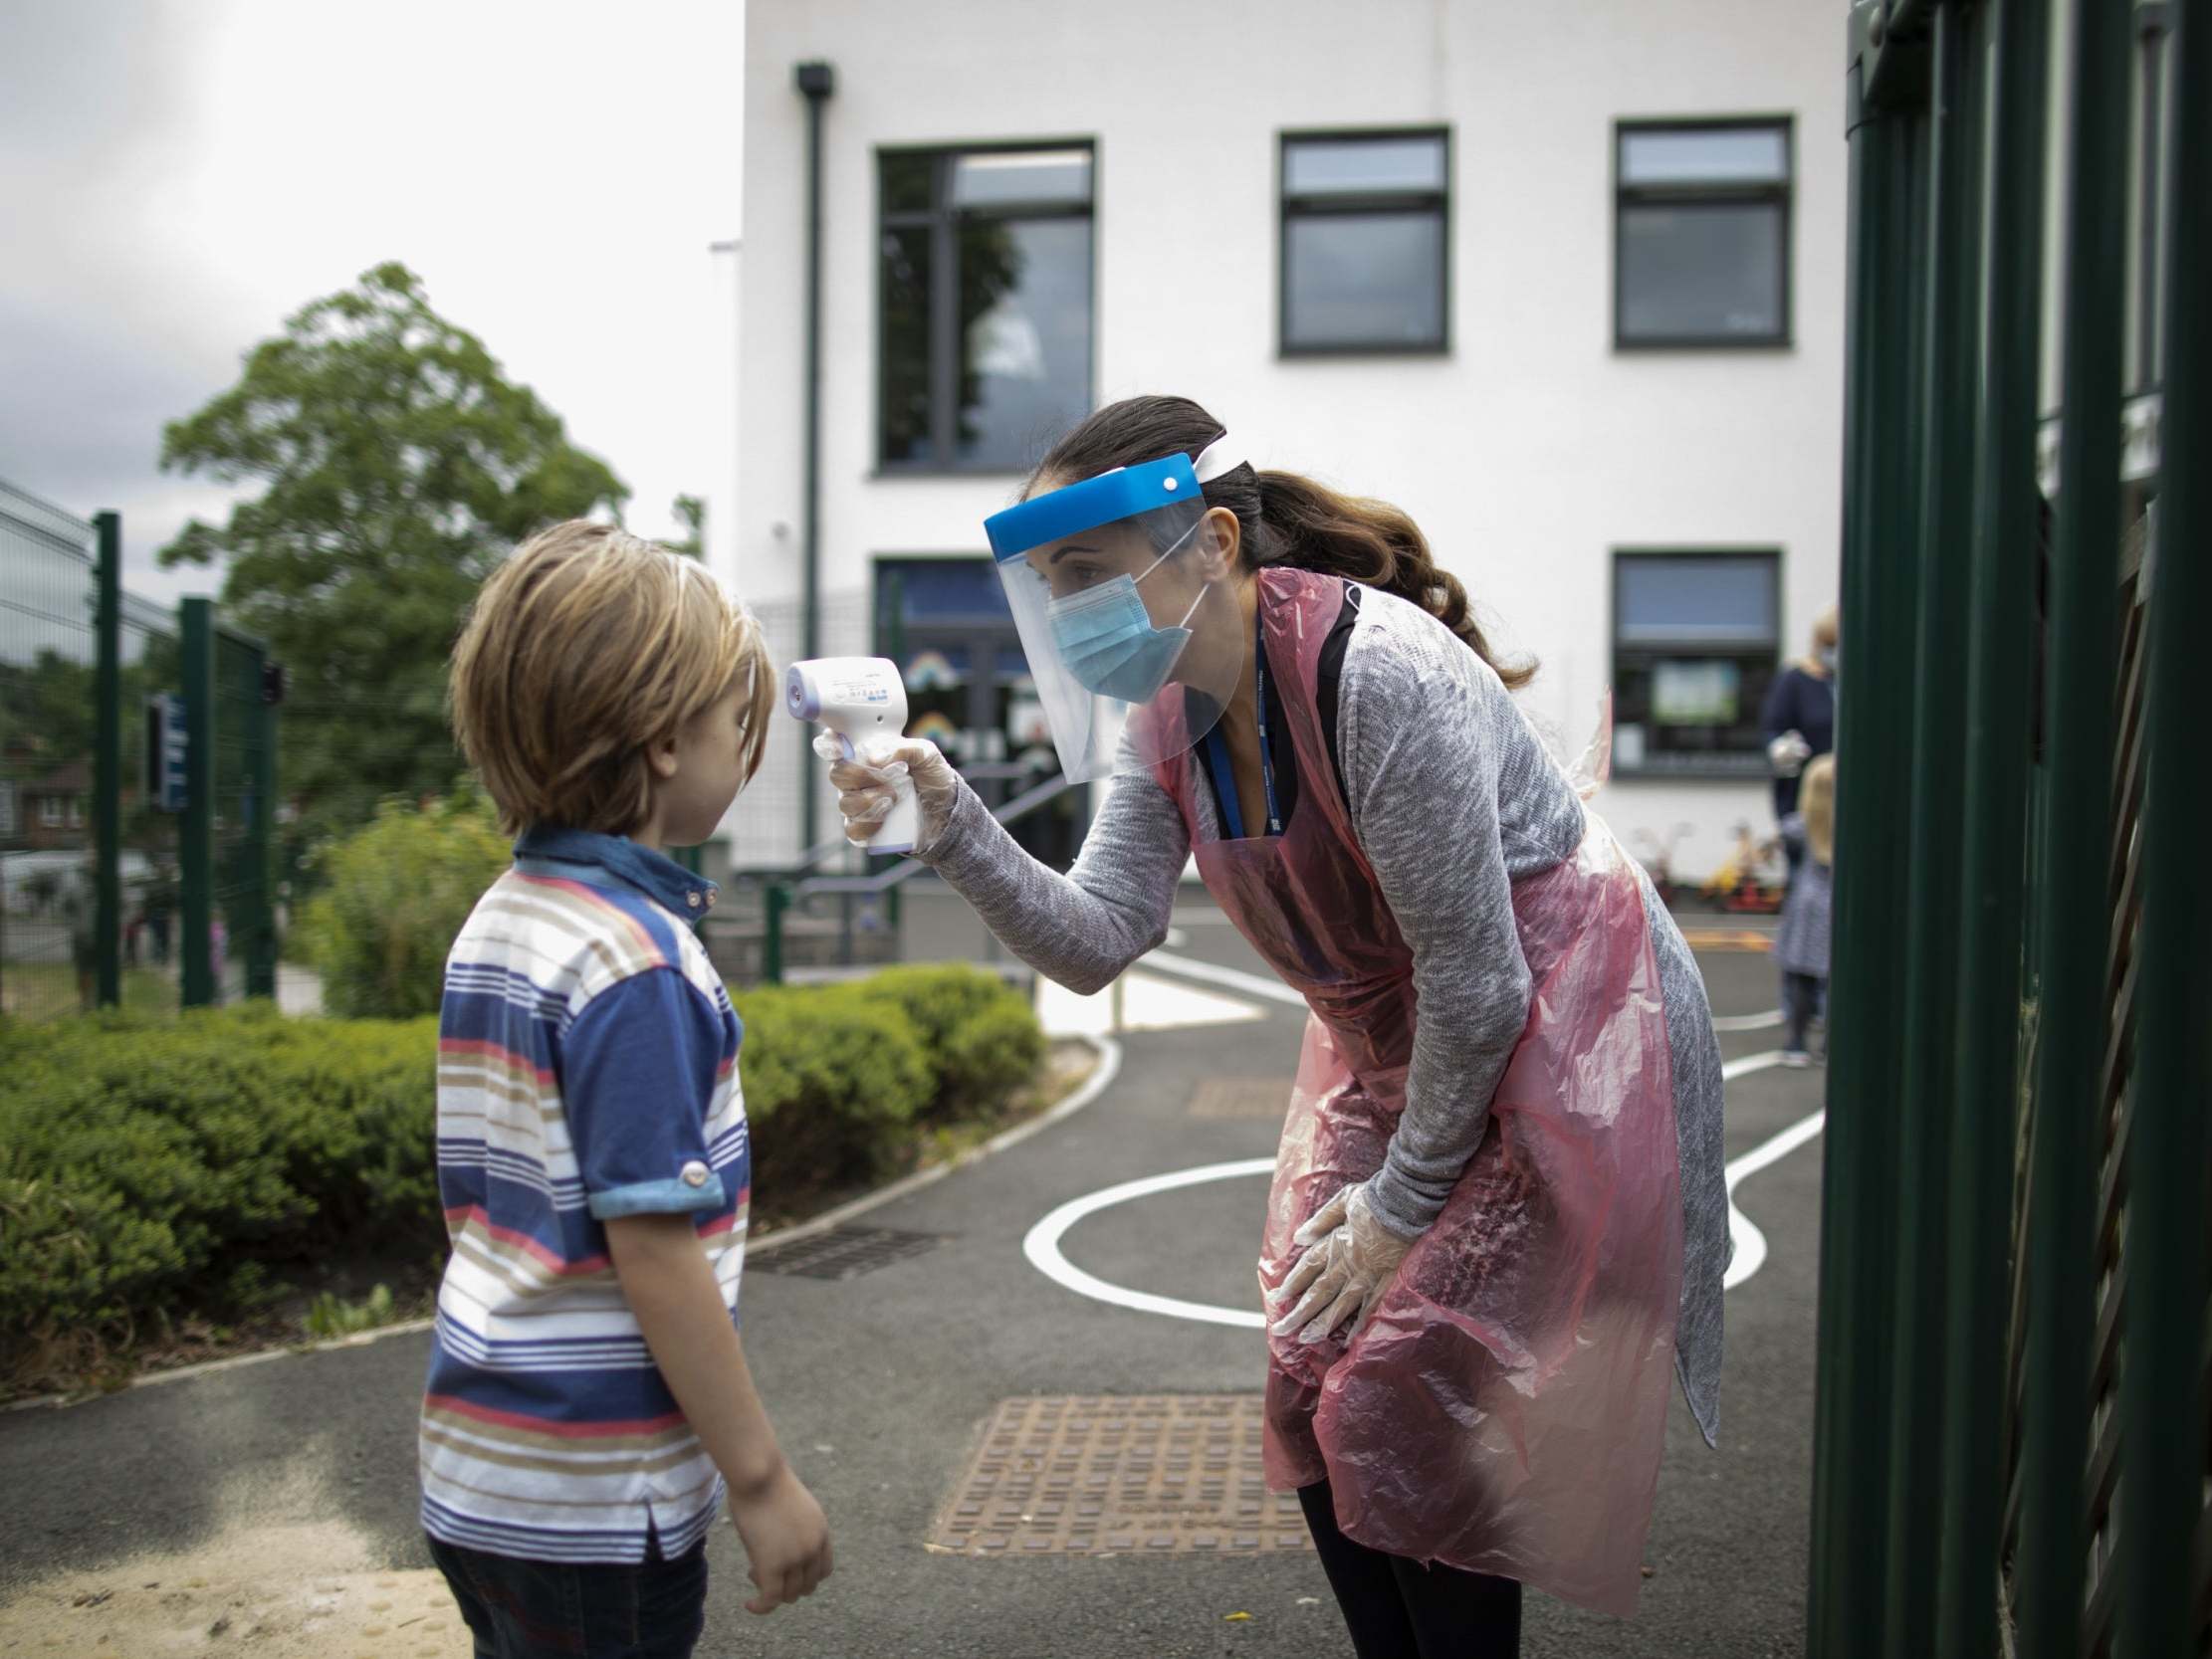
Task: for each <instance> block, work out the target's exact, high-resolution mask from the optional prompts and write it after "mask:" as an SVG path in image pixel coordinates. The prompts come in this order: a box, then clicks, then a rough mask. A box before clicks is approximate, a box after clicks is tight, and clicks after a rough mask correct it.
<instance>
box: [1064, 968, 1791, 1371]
mask: <svg viewBox="0 0 2212 1659" xmlns="http://www.w3.org/2000/svg"><path fill="white" fill-rule="evenodd" d="M1200 965H1202V966H1206V965H1210V964H1204V963H1202V964H1200ZM1217 971H1219V972H1222V973H1229V972H1233V971H1234V970H1233V969H1230V968H1221V969H1218V970H1217ZM1238 977H1239V978H1243V979H1249V978H1251V977H1252V976H1251V975H1250V974H1241V975H1239V976H1238ZM1301 1000H1303V999H1302V998H1301ZM1781 1063H1782V1055H1781V1051H1780V1050H1778V1049H1777V1050H1770V1051H1768V1052H1767V1053H1765V1054H1752V1055H1746V1056H1745V1057H1744V1058H1743V1059H1741V1060H1731V1061H1729V1062H1728V1063H1727V1064H1726V1065H1724V1066H1722V1067H1721V1068H1720V1076H1721V1080H1722V1081H1723V1082H1733V1081H1735V1080H1736V1079H1737V1078H1739V1077H1748V1076H1749V1075H1750V1074H1751V1073H1753V1072H1763V1071H1765V1070H1767V1069H1768V1068H1770V1067H1773V1066H1779V1065H1780V1064H1781ZM1826 1122H1827V1114H1826V1113H1825V1112H1816V1113H1814V1114H1813V1115H1812V1116H1811V1117H1809V1118H1803V1119H1800V1120H1799V1121H1798V1122H1797V1123H1794V1124H1792V1125H1791V1126H1790V1127H1789V1128H1788V1129H1786V1130H1784V1131H1782V1133H1781V1134H1779V1135H1777V1136H1775V1137H1773V1138H1772V1139H1771V1140H1768V1141H1762V1142H1761V1143H1760V1144H1759V1145H1757V1146H1754V1147H1753V1148H1752V1149H1751V1150H1750V1151H1748V1152H1746V1153H1744V1154H1743V1156H1741V1157H1739V1158H1737V1159H1735V1160H1734V1161H1733V1162H1731V1163H1729V1164H1728V1165H1727V1167H1726V1169H1725V1171H1724V1172H1723V1176H1722V1178H1723V1180H1724V1181H1725V1182H1726V1185H1727V1188H1728V1236H1729V1237H1730V1238H1731V1239H1732V1240H1733V1241H1734V1242H1735V1253H1734V1259H1733V1260H1732V1261H1731V1262H1730V1263H1729V1264H1728V1272H1727V1274H1726V1276H1725V1277H1724V1278H1723V1279H1722V1280H1721V1289H1722V1290H1734V1289H1735V1288H1736V1287H1737V1286H1738V1285H1740V1284H1742V1283H1743V1282H1744V1281H1745V1280H1747V1279H1749V1278H1750V1277H1751V1276H1752V1275H1753V1274H1755V1273H1757V1272H1758V1271H1759V1269H1760V1268H1761V1267H1763V1266H1764V1265H1765V1264H1766V1259H1767V1241H1766V1234H1764V1233H1762V1232H1760V1231H1759V1229H1758V1227H1757V1225H1756V1224H1754V1223H1753V1221H1752V1220H1751V1218H1750V1217H1749V1216H1747V1215H1745V1214H1744V1213H1743V1211H1741V1210H1739V1209H1737V1208H1736V1196H1735V1194H1736V1183H1737V1182H1738V1181H1741V1180H1743V1179H1744V1178H1745V1177H1747V1176H1750V1175H1755V1174H1757V1173H1758V1172H1759V1171H1760V1170H1762V1169H1764V1168H1766V1167H1767V1165H1769V1164H1770V1163H1774V1162H1776V1161H1778V1160H1780V1159H1781V1158H1784V1157H1787V1156H1788V1155H1789V1154H1790V1153H1791V1152H1793V1151H1795V1150H1797V1148H1798V1147H1800V1146H1802V1145H1804V1144H1805V1142H1806V1141H1810V1140H1812V1139H1813V1137H1815V1136H1816V1135H1818V1134H1820V1132H1821V1127H1822V1125H1824V1124H1825V1123H1826ZM1274 1167H1275V1160H1274V1159H1273V1158H1271V1157H1249V1158H1238V1159H1236V1160H1235V1161H1234V1162H1230V1163H1205V1164H1200V1165H1199V1166H1198V1167H1197V1168H1194V1169H1176V1170H1171V1171H1170V1172H1168V1173H1167V1174H1164V1175H1144V1176H1141V1177H1139V1178H1138V1179H1136V1180H1133V1181H1123V1182H1121V1183H1120V1184H1119V1185H1117V1186H1109V1187H1106V1188H1103V1189H1102V1190H1100V1191H1097V1192H1089V1193H1085V1194H1084V1195H1083V1196H1082V1197H1080V1198H1070V1199H1069V1200H1068V1201H1067V1202H1066V1203H1064V1204H1062V1205H1060V1207H1059V1208H1057V1209H1055V1210H1053V1211H1052V1212H1051V1214H1049V1215H1047V1216H1046V1217H1045V1218H1044V1219H1043V1220H1041V1221H1039V1222H1038V1223H1037V1224H1036V1225H1035V1226H1033V1227H1031V1228H1030V1229H1029V1232H1028V1236H1027V1237H1026V1238H1024V1239H1023V1240H1022V1241H1021V1253H1022V1254H1023V1255H1024V1256H1026V1257H1028V1259H1029V1265H1030V1266H1032V1267H1034V1268H1035V1269H1036V1270H1037V1271H1038V1272H1039V1273H1041V1274H1043V1275H1044V1276H1045V1277H1046V1278H1047V1279H1049V1280H1051V1281H1052V1282H1053V1283H1054V1284H1056V1285H1059V1286H1061V1287H1062V1288H1064V1289H1066V1290H1071V1291H1073V1292H1074V1293H1075V1294H1076V1295H1077V1296H1086V1297H1089V1298H1090V1299H1091V1300H1092V1301H1094V1302H1104V1303H1106V1304H1108V1305H1109V1306H1112V1307H1116V1308H1130V1309H1134V1310H1135V1311H1136V1312H1138V1313H1141V1314H1164V1315H1165V1316H1167V1317H1168V1318H1169V1319H1183V1320H1194V1321H1197V1322H1199V1323H1200V1324H1204V1325H1227V1326H1234V1327H1237V1328H1239V1329H1242V1330H1248V1331H1258V1330H1262V1329H1264V1327H1265V1326H1266V1323H1267V1322H1266V1320H1265V1318H1264V1317H1262V1316H1261V1315H1260V1314H1258V1313H1256V1312H1253V1311H1251V1310H1249V1309H1244V1308H1221V1307H1217V1306H1215V1305H1214V1304H1212V1303H1207V1302H1186V1301H1184V1300H1183V1299H1182V1298H1180V1297H1173V1296H1156V1295H1154V1294H1153V1293H1152V1292H1150V1291H1133V1290H1130V1289H1128V1288H1126V1287H1125V1286H1121V1285H1112V1284H1108V1283H1107V1282H1106V1281H1105V1280H1103V1279H1101V1278H1099V1277H1098V1276H1097V1275H1096V1274H1094V1273H1086V1272H1084V1271H1083V1270H1082V1269H1081V1268H1079V1267H1077V1266H1076V1265H1075V1264H1074V1263H1073V1262H1071V1261H1069V1260H1068V1259H1067V1257H1066V1255H1065V1254H1063V1253H1062V1252H1061V1249H1060V1240H1061V1239H1062V1238H1064V1237H1066V1235H1067V1232H1068V1229H1069V1228H1071V1227H1073V1226H1074V1225H1075V1224H1076V1223H1077V1222H1078V1221H1081V1220H1082V1219H1083V1218H1084V1217H1085V1216H1089V1215H1095V1214H1097V1213H1098V1212H1099V1211H1100V1210H1104V1209H1111V1208H1113V1207H1114V1206H1115V1205H1116V1204H1126V1203H1128V1202H1129V1201H1130V1200H1131V1199H1135V1198H1149V1197H1151V1196H1152V1195H1153V1194H1154V1193H1156V1192H1173V1191H1175V1190H1176V1189H1177V1188H1179V1187H1186V1186H1200V1185H1203V1184H1204V1183H1206V1182H1208V1181H1225V1180H1238V1179H1242V1178H1245V1177H1248V1176H1252V1175H1265V1174H1270V1173H1272V1172H1273V1170H1274Z"/></svg>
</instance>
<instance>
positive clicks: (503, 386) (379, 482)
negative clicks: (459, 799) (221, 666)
mask: <svg viewBox="0 0 2212 1659" xmlns="http://www.w3.org/2000/svg"><path fill="white" fill-rule="evenodd" d="M161 466H162V469H163V470H164V471H173V472H179V473H184V474H188V475H189V474H199V475H205V476H207V477H210V478H213V479H216V480H218V481H220V482H222V483H225V484H237V483H241V482H248V483H257V484H259V486H260V492H259V494H258V495H256V496H254V497H253V498H252V499H250V500H247V501H242V502H240V503H239V504H238V505H237V506H236V507H235V508H233V509H232V511H231V515H230V519H229V522H228V523H227V524H225V525H224V526H222V527H221V528H220V529H218V528H216V527H214V526H212V525H209V524H206V523H202V522H201V521H200V520H198V519H194V520H192V521H191V522H190V523H188V524H187V525H186V526H185V527H184V529H183V531H182V532H181V533H180V534H179V535H178V536H177V538H176V539H175V540H174V541H172V542H171V543H170V544H169V545H168V546H167V547H165V548H163V549H162V552H161V562H162V563H163V564H165V565H174V564H178V563H194V564H207V563H211V562H214V561H216V560H225V561H227V564H228V568H227V572H226V574H225V577H224V581H223V591H222V601H223V605H224V608H225V611H226V613H227V615H228V616H229V617H230V618H231V619H233V620H235V621H236V622H237V623H239V624H240V625H241V626H243V627H244V628H246V629H248V630H250V631H252V632H254V633H257V634H259V635H260V636H261V637H262V638H263V639H265V640H266V641H267V642H268V644H269V648H270V650H271V652H272V653H273V654H274V655H275V656H276V657H277V658H278V660H279V661H281V662H283V663H284V664H285V665H286V666H287V668H288V669H289V671H290V675H291V692H290V695H289V698H288V701H287V704H286V708H285V711H284V719H283V724H282V730H283V737H282V740H281V743H280V747H279V754H280V760H281V765H282V767H283V777H282V783H283V787H284V790H285V792H286V794H287V795H289V796H290V797H292V798H293V799H294V800H295V801H297V802H298V803H299V805H300V807H301V814H302V827H303V829H304V830H305V832H306V833H307V835H308V836H309V838H310V839H319V838H320V837H321V836H324V835H328V834H330V833H332V832H342V831H344V830H346V829H348V828H352V827H355V826H358V825H360V824H362V823H365V822H366V821H367V820H368V818H369V817H370V815H371V812H372V809H373V806H374V803H375V802H376V801H377V800H378V799H380V798H381V797H383V796H386V795H392V794H399V795H405V796H407V797H410V798H414V797H419V796H422V795H426V794H437V793H442V792H444V791H445V790H446V789H447V788H448V787H450V786H451V784H452V783H453V782H454V780H455V778H456V777H457V775H458V774H459V773H460V771H461V769H462V768H461V760H460V757H459V755H458V754H457V753H456V752H455V750H454V746H453V740H452V736H451V734H450V731H449V730H448V727H447V725H446V714H445V670H446V661H447V657H448V655H449V653H450V652H451V649H452V645H453V639H454V635H455V633H456V631H457V629H458V628H459V625H460V622H461V618H462V615H463V613H464V612H465V610H466V609H467V607H468V604H469V602H470V600H471V599H472V598H473V597H474V596H475V594H476V590H477V588H478V586H479V584H481V583H482V581H483V580H484V578H485V577H486V576H487V575H488V574H490V572H491V570H492V569H493V567H494V566H495V565H496V564H497V563H498V562H499V560H500V559H501V558H502V557H503V556H504V555H505V554H506V553H507V551H508V550H509V549H510V548H511V547H513V546H514V544H515V543H516V542H518V541H520V540H522V539H523V538H524V537H525V536H527V535H529V534H530V533H531V532H532V531H533V530H535V529H538V528H539V527H541V526H542V525H545V524H548V523H552V522H554V521H556V520H559V519H562V518H580V517H585V516H588V515H591V514H594V513H598V512H601V511H604V512H609V513H614V514H617V515H618V514H619V512H620V509H621V506H622V504H623V503H624V502H625V501H626V500H627V499H628V496H629V492H628V491H627V490H626V489H625V488H624V487H623V485H622V483H621V481H620V480H619V479H617V478H616V477H615V476H614V474H613V472H612V471H611V470H610V469H609V468H608V467H607V465H606V463H605V462H603V461H601V460H600V459H599V458H598V457H596V456H594V455H590V454H588V453H586V452H585V451H583V450H580V449H578V448H576V447H575V446H574V445H572V444H570V443H569V442H568V439H567V435H566V432H565V430H564V429H563V427H562V425H561V421H560V417H559V416H558V415H556V414H554V413H553V411H552V410H551V409H549V408H547V407H546V405H545V404H544V403H543V402H542V401H540V399H539V398H538V395H537V394H536V393H535V392H533V391H532V390H531V389H530V388H529V387H527V386H519V385H516V384H515V383H513V382H512V381H510V380H509V379H507V377H506V376H505V374H504V373H503V372H502V370H501V368H500V365H499V363H498V361H497V360H496V359H495V358H494V357H493V356H492V354H491V353H490V352H489V351H488V350H487V349H486V348H485V346H484V344H483V342H482V341H481V340H479V339H478V338H477V337H476V336H475V335H474V334H471V333H469V332H468V331H467V330H466V329H463V328H460V327H457V326H455V325H454V324H453V323H451V322H449V321H447V320H446V319H445V318H444V317H442V316H440V315H439V314H438V313H437V312H436V311H432V310H431V309H430V303H429V300H428V298H427V296H426V295H425V294H424V291H423V286H422V283H421V282H420V280H419V279H417V278H416V277H415V275H414V274H413V273H412V272H410V271H409V270H407V269H406V267H404V266H401V265H396V264H393V265H380V266H378V267H376V269H374V270H373V271H369V272H366V273H364V274H363V275H362V277H361V279H360V281H359V282H358V283H357V284H356V285H355V286H354V287H352V288H349V289H346V290H344V291H343V292H341V293H338V294H333V295H331V296H329V297H327V298H325V299H321V300H317V301H315V302H314V303H313V304H311V305H309V306H307V307H306V308H304V309H303V310H301V311H299V312H298V313H297V314H295V315H294V316H292V317H291V318H290V319H289V320H288V321H287V322H286V323H285V328H284V332H283V333H282V334H281V335H279V336H277V337H276V338H274V339H267V340H264V341H262V342H261V343H260V344H259V345H257V346H255V347H254V348H253V350H252V351H250V352H249V353H247V355H246V359H245V369H244V372H243V373H242V374H241V375H240V376H239V379H238V383H237V384H236V385H234V386H232V387H231V388H230V389H229V390H228V391H225V392H223V393H221V394H220V395H219V396H217V397H216V398H215V399H214V400H213V401H212V402H210V403H209V404H207V406H206V407H205V408H203V409H201V410H200V411H199V412H198V413H196V414H194V415H191V416H188V417H187V418H185V419H183V420H180V421H173V422H171V423H170V424H169V426H168V427H167V429H166V430H165V431H164V433H163V435H162V444H161Z"/></svg>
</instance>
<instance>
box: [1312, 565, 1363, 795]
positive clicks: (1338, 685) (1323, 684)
mask: <svg viewBox="0 0 2212 1659" xmlns="http://www.w3.org/2000/svg"><path fill="white" fill-rule="evenodd" d="M1359 619H1360V584H1359V583H1358V582H1354V581H1347V582H1346V583H1345V584H1344V608H1343V609H1342V610H1340V611H1338V612H1337V614H1336V621H1335V622H1334V623H1333V624H1331V625H1330V628H1329V637H1328V638H1327V639H1325V640H1323V641H1322V642H1321V657H1320V660H1319V661H1318V662H1317V663H1315V665H1314V685H1313V698H1314V705H1315V707H1316V709H1317V710H1318V711H1319V713H1320V716H1321V735H1322V737H1323V738H1324V739H1326V740H1327V742H1328V745H1329V766H1330V769H1331V770H1333V771H1334V772H1335V773H1336V792H1337V798H1338V799H1339V800H1341V801H1343V802H1344V803H1345V805H1346V806H1347V807H1349V806H1350V805H1351V803H1352V793H1351V791H1350V790H1349V789H1347V788H1345V786H1344V745H1343V743H1342V741H1341V739H1340V738H1339V737H1338V735H1337V728H1338V725H1339V722H1338V719H1337V704H1338V701H1339V699H1340V697H1341V696H1342V692H1343V685H1344V654H1345V652H1346V651H1348V650H1349V649H1351V645H1352V628H1353V626H1354V624H1356V623H1357V622H1358V621H1359Z"/></svg>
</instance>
